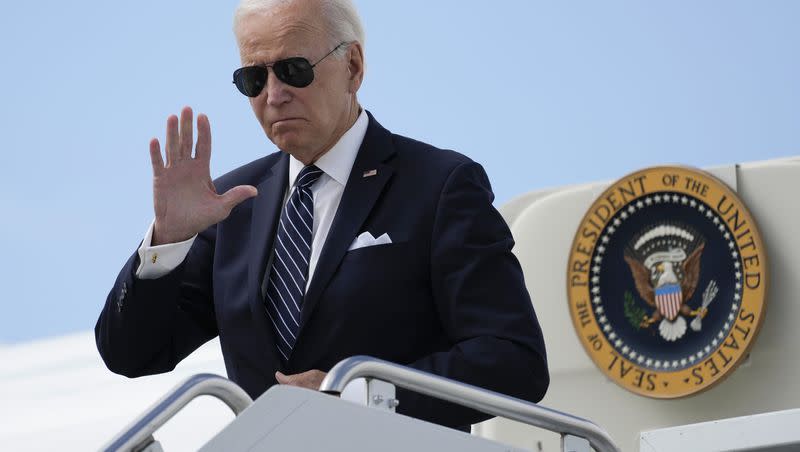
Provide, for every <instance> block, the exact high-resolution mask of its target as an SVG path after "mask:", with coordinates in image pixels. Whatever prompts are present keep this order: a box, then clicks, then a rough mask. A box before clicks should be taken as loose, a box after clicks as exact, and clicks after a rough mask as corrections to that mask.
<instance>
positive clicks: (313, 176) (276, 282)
mask: <svg viewBox="0 0 800 452" xmlns="http://www.w3.org/2000/svg"><path fill="white" fill-rule="evenodd" d="M320 176H322V170H320V169H319V168H317V167H316V166H313V165H311V166H306V167H305V168H303V170H302V171H300V174H299V175H298V176H297V180H296V181H295V185H294V186H295V189H294V191H293V192H292V195H291V196H290V197H289V201H288V202H287V203H286V205H285V206H284V208H283V213H281V218H280V221H279V223H278V233H277V234H276V238H275V257H274V259H273V260H272V271H271V272H270V273H269V280H268V281H267V282H266V286H267V288H266V291H265V296H264V304H265V306H266V309H267V314H268V315H269V318H270V320H272V326H273V327H274V328H275V333H276V334H275V336H276V341H277V345H278V351H279V352H280V354H281V356H283V359H284V360H288V359H289V355H290V354H291V352H292V348H293V347H294V344H295V341H297V332H298V330H299V328H300V307H301V306H302V304H303V295H304V294H305V292H306V279H307V278H308V262H309V259H310V257H311V232H312V228H313V227H314V194H313V193H312V192H311V185H313V184H314V182H316V181H317V179H319V178H320Z"/></svg>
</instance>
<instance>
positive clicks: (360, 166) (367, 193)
mask: <svg viewBox="0 0 800 452" xmlns="http://www.w3.org/2000/svg"><path fill="white" fill-rule="evenodd" d="M392 154H394V147H393V145H392V140H391V135H390V133H389V132H388V131H387V130H386V129H384V128H383V127H382V126H381V125H380V124H378V122H377V121H375V118H373V117H372V115H371V114H369V126H368V128H367V133H366V135H365V136H364V141H363V142H362V143H361V148H360V149H359V151H358V156H357V157H356V160H355V162H354V163H353V169H352V170H351V171H350V177H349V178H348V180H347V185H346V186H345V189H344V193H343V194H342V200H341V201H340V202H339V208H338V210H337V211H336V215H335V217H334V219H333V223H332V224H331V229H330V231H329V232H328V238H327V239H326V240H325V245H324V246H323V248H322V252H321V253H320V257H319V261H318V262H317V266H316V269H315V270H314V277H313V279H312V280H311V285H310V286H309V288H308V292H307V293H306V296H305V298H304V299H303V306H302V311H301V315H300V330H299V332H298V340H299V336H300V335H302V333H303V328H304V326H305V325H306V323H308V319H309V318H310V317H311V314H312V313H313V311H314V307H315V306H316V304H317V302H318V301H319V298H320V296H321V295H322V293H323V292H324V290H325V287H327V285H328V282H329V281H330V279H331V277H332V276H333V274H334V273H335V272H336V269H337V268H338V267H339V264H340V263H341V261H342V259H343V258H344V255H345V253H347V249H348V248H349V247H350V244H351V243H352V242H353V240H354V239H355V237H356V235H357V234H358V233H359V232H361V231H360V229H361V227H362V225H363V224H364V221H365V220H366V218H367V216H368V215H369V213H370V211H372V208H373V207H374V205H375V202H376V201H377V200H378V197H379V196H380V194H381V192H382V191H383V188H384V186H385V185H386V183H387V182H388V181H389V179H390V178H391V177H392V173H393V169H392V167H391V166H388V165H386V164H384V162H385V161H386V160H387V159H388V158H389V157H391V155H392ZM372 170H377V174H375V175H374V176H369V177H364V175H365V173H367V172H371V171H372Z"/></svg>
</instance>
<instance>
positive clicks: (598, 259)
mask: <svg viewBox="0 0 800 452" xmlns="http://www.w3.org/2000/svg"><path fill="white" fill-rule="evenodd" d="M667 203H672V204H680V205H684V206H689V207H691V208H693V209H697V211H698V212H700V213H701V214H702V215H703V216H705V217H706V218H707V219H708V220H709V221H711V222H712V223H713V224H714V227H715V228H716V229H717V230H718V231H719V233H720V235H721V236H722V238H723V239H724V240H725V242H727V245H728V248H729V249H730V256H731V259H733V261H734V263H733V266H734V269H735V270H736V272H735V273H734V276H735V277H736V283H735V284H736V285H735V287H736V290H735V292H734V295H733V298H734V300H733V303H732V305H731V312H730V313H729V314H728V318H727V319H726V321H725V323H724V325H723V326H722V329H721V330H719V331H718V332H717V333H716V335H715V336H714V338H713V339H712V340H711V344H710V345H706V346H704V347H703V348H701V349H700V350H697V351H696V352H694V353H692V354H690V355H688V356H684V357H682V358H680V359H673V360H661V359H654V358H651V357H648V356H644V355H642V354H640V353H638V352H637V351H636V350H634V349H632V348H631V346H629V345H628V344H626V343H625V342H624V341H623V340H622V339H621V338H620V337H619V335H618V334H617V332H616V331H614V327H613V326H612V325H611V323H610V322H609V321H608V318H607V317H606V315H605V314H606V313H605V308H604V307H603V298H602V294H601V293H600V286H599V283H600V271H601V270H602V264H603V255H604V253H605V252H606V251H607V250H608V244H609V243H610V242H611V241H612V239H613V235H614V233H615V232H616V231H617V229H619V227H620V226H622V224H623V223H624V222H625V221H626V220H628V219H629V218H631V217H632V216H633V215H634V214H636V212H638V211H640V210H643V209H644V208H645V207H649V206H653V205H656V204H667ZM665 240H666V241H667V242H668V241H669V239H665ZM598 243H599V244H600V245H598V246H597V247H596V248H595V254H594V257H593V259H592V261H593V262H594V265H593V266H592V269H591V272H592V277H591V279H590V281H591V284H590V286H591V289H590V293H591V294H592V295H591V296H592V304H593V305H594V313H595V318H596V319H597V321H598V322H599V324H600V327H601V329H602V330H603V333H604V334H605V335H606V338H607V339H608V341H609V343H611V344H612V345H613V347H614V348H615V349H616V351H617V352H618V353H621V354H622V355H623V356H625V357H627V358H629V359H630V360H631V361H634V362H636V363H638V364H639V365H641V366H646V367H648V368H651V369H654V370H681V369H683V368H685V367H687V366H690V365H693V364H694V363H695V362H697V361H700V360H702V359H703V358H704V357H705V356H708V355H710V354H711V353H712V352H714V351H716V349H717V348H718V347H719V346H720V345H721V343H722V341H723V339H724V338H725V336H726V335H727V334H728V331H729V330H730V328H731V326H732V325H733V323H734V321H735V320H736V317H737V316H738V315H739V304H740V302H741V293H742V272H741V263H740V259H739V258H740V256H739V253H738V251H737V250H736V243H735V242H734V241H733V239H732V236H731V232H730V231H729V230H728V227H727V226H726V224H725V221H723V220H722V219H720V218H719V217H718V216H717V215H716V213H715V212H714V210H713V209H711V208H709V207H708V206H707V205H705V204H704V203H703V202H702V201H697V200H695V199H694V198H691V197H687V196H686V195H680V194H675V193H665V192H661V193H656V194H655V195H649V196H646V197H644V198H639V199H638V200H637V201H633V202H631V203H630V204H629V205H628V206H627V207H623V208H622V209H620V210H619V212H618V213H617V215H616V217H615V218H614V219H613V220H611V221H610V222H609V224H608V226H607V227H606V229H605V232H604V233H603V235H602V237H601V238H600V240H599V242H598ZM665 243H666V242H665Z"/></svg>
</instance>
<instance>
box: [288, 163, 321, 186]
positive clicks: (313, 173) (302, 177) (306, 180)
mask: <svg viewBox="0 0 800 452" xmlns="http://www.w3.org/2000/svg"><path fill="white" fill-rule="evenodd" d="M322 173H323V171H322V170H321V169H319V168H317V167H316V166H314V165H309V166H306V167H305V168H303V170H302V171H300V174H298V175H297V180H296V181H295V183H294V184H295V186H296V187H300V188H308V187H310V186H311V185H313V184H314V182H316V181H317V179H319V178H320V176H322Z"/></svg>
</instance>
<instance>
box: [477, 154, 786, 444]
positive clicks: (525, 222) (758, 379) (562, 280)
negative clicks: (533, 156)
mask: <svg viewBox="0 0 800 452" xmlns="http://www.w3.org/2000/svg"><path fill="white" fill-rule="evenodd" d="M732 167H734V166H733V165H730V166H727V167H726V168H727V169H725V168H723V169H721V172H719V171H720V170H715V171H714V172H716V173H717V175H718V177H720V178H722V179H723V180H730V171H731V170H730V168H732ZM736 174H737V178H736V184H737V187H736V188H737V189H738V192H739V195H740V196H741V197H742V198H743V200H744V202H745V203H746V204H747V206H748V208H749V209H750V211H751V212H752V213H753V215H754V216H755V218H756V220H757V222H758V225H759V227H760V229H761V233H762V235H763V237H764V241H765V243H766V246H767V251H768V257H769V267H770V287H769V295H768V297H769V300H768V307H767V314H766V318H765V322H764V324H763V326H762V329H761V333H760V335H759V337H758V340H757V342H756V344H755V346H754V348H753V350H752V353H751V355H750V358H749V360H748V361H747V362H746V363H745V364H743V365H742V366H740V367H739V368H738V369H737V370H736V371H735V372H734V373H733V374H732V375H731V377H730V378H728V379H727V380H726V381H723V382H722V383H721V384H720V385H718V386H716V387H714V388H712V389H711V390H709V391H706V392H704V393H702V394H698V395H695V396H693V397H688V398H685V399H679V400H652V399H648V398H644V397H641V396H638V395H634V394H631V393H629V392H627V391H625V390H624V389H622V388H620V387H618V386H617V385H616V384H614V383H612V382H611V381H609V380H608V379H607V378H606V377H605V376H604V375H603V374H602V373H601V372H600V371H599V370H598V369H597V368H596V367H595V366H594V364H593V363H592V361H591V360H590V359H589V357H588V356H587V355H586V353H585V352H584V350H583V348H582V347H581V345H580V343H579V342H578V339H577V338H576V336H575V333H574V330H573V328H572V322H571V320H570V317H569V311H568V304H567V298H566V293H565V290H564V288H565V287H566V284H567V283H566V268H567V259H568V252H569V247H570V244H571V243H572V238H573V235H574V233H575V230H576V229H577V225H578V222H579V221H580V219H581V217H582V216H583V214H584V213H585V211H586V209H588V207H589V205H590V204H591V202H592V201H593V199H594V196H595V195H596V194H597V193H599V191H602V189H603V188H604V187H605V186H606V185H607V183H596V184H586V185H582V186H576V187H569V188H567V189H564V190H555V191H554V190H549V191H548V193H547V194H546V195H545V196H536V194H527V195H523V196H522V197H520V198H518V199H522V200H528V201H530V202H529V204H528V205H527V207H523V206H522V205H521V204H520V202H519V201H517V200H512V202H511V203H510V204H512V207H513V209H511V210H509V211H508V212H509V213H510V215H509V216H507V217H506V218H510V220H509V224H510V226H511V230H512V232H513V234H514V237H515V239H516V242H517V245H516V248H515V253H516V255H517V256H518V258H519V259H520V261H521V263H522V268H523V271H524V273H525V280H526V283H527V285H528V289H529V290H530V292H531V296H532V298H533V300H534V303H535V306H536V311H537V314H538V316H539V321H540V323H541V324H542V329H543V332H544V335H545V343H546V344H547V352H548V359H549V364H550V371H551V378H552V384H551V387H550V390H549V391H548V393H547V396H546V397H545V399H544V400H543V401H542V404H544V405H546V406H550V407H553V408H555V409H557V410H561V411H566V412H569V413H573V414H575V415H577V416H581V417H585V418H587V419H592V420H594V421H596V422H598V423H599V424H601V425H602V426H603V427H604V428H605V429H606V430H608V432H609V433H610V434H611V436H612V437H613V438H614V439H615V440H616V441H617V442H618V443H619V444H620V446H621V447H622V449H623V450H630V451H635V450H637V449H638V447H639V434H640V432H641V431H644V430H652V429H657V428H664V427H670V426H678V425H684V424H690V423H696V422H703V421H710V420H714V419H722V418H728V417H731V416H745V415H752V414H757V413H765V412H771V411H777V410H786V409H793V408H797V407H800V380H798V379H797V378H796V376H797V375H800V348H798V347H797V344H800V328H798V324H799V323H800V303H798V301H800V296H798V294H800V278H798V277H797V275H800V236H798V232H797V231H798V229H797V225H798V224H800V203H798V202H797V200H796V196H797V194H798V193H800V158H790V159H782V160H776V161H767V162H754V163H743V164H740V165H739V168H738V172H737V173H736ZM620 176H622V175H620ZM728 183H729V184H730V182H728ZM501 211H503V212H504V214H505V213H506V212H507V211H506V210H503V209H501ZM473 431H474V432H476V433H478V434H480V435H484V436H486V437H488V438H502V440H503V441H506V442H509V443H511V444H515V445H519V446H526V447H531V448H533V449H534V450H537V449H536V448H535V447H538V444H539V443H541V447H542V450H543V451H551V450H558V446H559V444H558V438H557V437H555V436H553V435H551V434H549V433H545V432H542V431H541V430H537V429H534V428H531V427H528V426H524V425H521V424H517V423H512V422H509V421H505V420H499V419H498V420H492V421H488V422H486V423H483V424H479V425H478V426H476V427H474V428H473ZM692 450H695V449H692ZM696 450H702V449H696ZM712 450H713V449H712Z"/></svg>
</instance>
